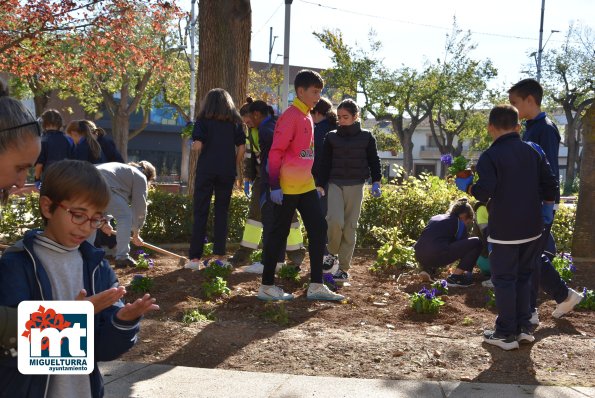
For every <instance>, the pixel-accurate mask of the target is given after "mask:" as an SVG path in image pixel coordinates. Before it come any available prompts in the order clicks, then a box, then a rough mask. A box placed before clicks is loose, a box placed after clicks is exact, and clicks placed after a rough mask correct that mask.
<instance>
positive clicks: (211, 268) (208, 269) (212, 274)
mask: <svg viewBox="0 0 595 398" xmlns="http://www.w3.org/2000/svg"><path fill="white" fill-rule="evenodd" d="M203 264H204V265H205V268H204V274H205V276H206V277H207V278H208V279H215V278H217V277H221V278H223V279H224V278H227V277H228V276H229V274H231V268H230V267H229V265H227V264H225V263H223V261H221V260H213V261H211V262H208V261H207V260H205V261H204V262H203Z"/></svg>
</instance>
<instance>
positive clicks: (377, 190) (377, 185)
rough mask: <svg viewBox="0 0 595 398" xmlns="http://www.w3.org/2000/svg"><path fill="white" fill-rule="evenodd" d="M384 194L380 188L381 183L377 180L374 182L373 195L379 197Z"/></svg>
mask: <svg viewBox="0 0 595 398" xmlns="http://www.w3.org/2000/svg"><path fill="white" fill-rule="evenodd" d="M380 195H382V190H381V189H380V183H378V182H375V183H373V184H372V196H373V197H375V198H379V197H380Z"/></svg>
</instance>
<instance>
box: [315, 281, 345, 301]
mask: <svg viewBox="0 0 595 398" xmlns="http://www.w3.org/2000/svg"><path fill="white" fill-rule="evenodd" d="M307 296H308V300H327V301H342V300H344V299H345V296H343V295H342V294H339V293H335V292H333V291H331V290H330V289H329V288H328V287H327V286H326V285H325V284H323V283H310V286H309V287H308V293H307Z"/></svg>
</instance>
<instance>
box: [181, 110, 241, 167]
mask: <svg viewBox="0 0 595 398" xmlns="http://www.w3.org/2000/svg"><path fill="white" fill-rule="evenodd" d="M192 139H193V140H194V141H200V142H202V150H201V151H200V155H199V157H198V162H197V164H196V170H197V175H198V174H199V173H200V174H217V175H222V176H234V177H235V175H236V147H238V146H240V145H245V144H246V135H244V130H243V129H242V124H241V123H232V122H227V121H221V120H215V119H200V120H197V121H196V123H194V130H193V131H192Z"/></svg>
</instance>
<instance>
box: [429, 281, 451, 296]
mask: <svg viewBox="0 0 595 398" xmlns="http://www.w3.org/2000/svg"><path fill="white" fill-rule="evenodd" d="M430 287H431V288H432V289H435V290H436V295H437V296H442V295H445V294H448V283H447V282H446V281H445V280H444V279H442V280H439V281H435V282H434V283H432V284H431V285H430Z"/></svg>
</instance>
